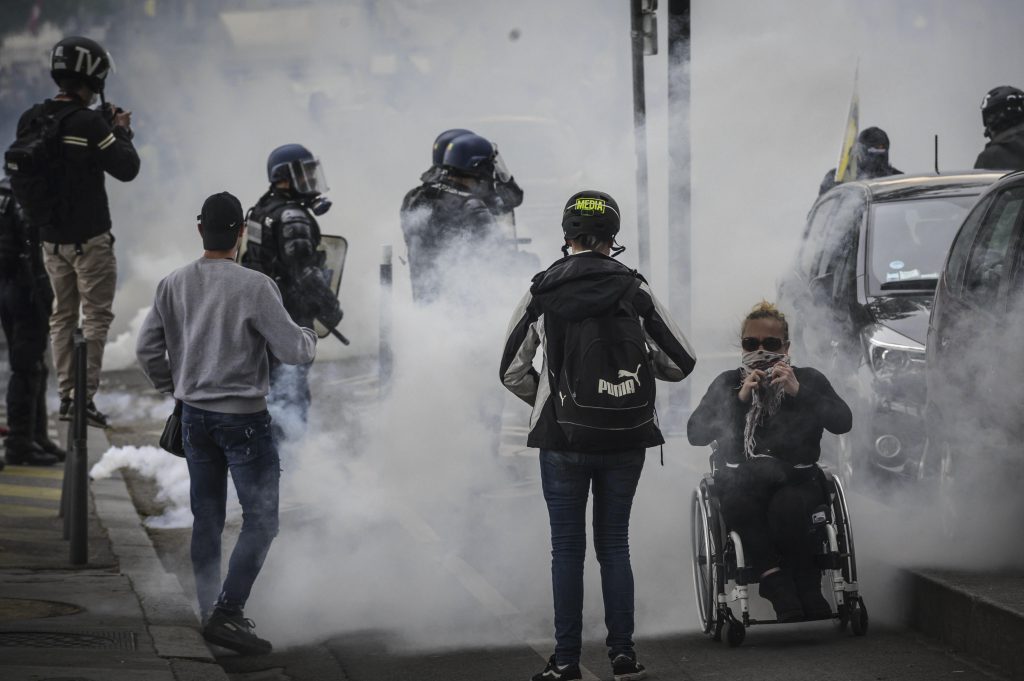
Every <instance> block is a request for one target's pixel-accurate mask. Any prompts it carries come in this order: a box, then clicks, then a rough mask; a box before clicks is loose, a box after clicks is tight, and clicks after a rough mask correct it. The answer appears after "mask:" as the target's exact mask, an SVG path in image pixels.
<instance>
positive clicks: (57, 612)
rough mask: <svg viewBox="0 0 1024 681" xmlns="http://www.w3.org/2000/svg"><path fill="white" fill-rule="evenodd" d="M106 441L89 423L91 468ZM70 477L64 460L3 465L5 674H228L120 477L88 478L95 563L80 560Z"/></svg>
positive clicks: (106, 678)
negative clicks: (70, 531)
mask: <svg viewBox="0 0 1024 681" xmlns="http://www.w3.org/2000/svg"><path fill="white" fill-rule="evenodd" d="M2 410H3V408H2V406H0V412H2ZM5 420H6V419H5V418H4V415H3V414H2V413H0V422H3V421H5ZM64 425H65V424H61V426H64ZM62 430H63V428H62ZM60 435H61V441H62V442H64V441H66V438H65V437H64V436H65V435H66V433H60ZM108 447H109V443H108V442H107V438H106V435H105V434H104V432H103V431H102V430H100V429H97V428H89V460H90V466H91V465H92V464H94V463H95V462H96V461H97V460H98V459H99V457H100V456H101V455H102V454H103V452H105V451H106V450H107V448H108ZM168 456H170V455H168ZM63 474H64V471H63V467H62V465H58V466H55V467H53V468H36V467H29V466H10V465H8V466H7V467H6V468H5V469H4V470H3V471H0V677H2V678H3V679H4V680H5V681H22V680H24V681H30V680H31V681H38V680H40V679H51V678H62V679H69V680H70V679H74V680H75V681H89V680H94V681H122V680H123V681H175V680H176V681H227V679H228V677H227V675H226V674H225V673H224V671H223V670H222V669H221V667H219V666H218V665H217V664H216V662H215V661H214V658H213V656H212V655H211V654H210V651H209V649H208V648H207V647H206V644H205V643H204V642H203V640H202V638H201V637H200V635H199V631H198V628H199V623H198V620H197V618H196V616H195V614H194V612H193V611H192V609H191V607H190V606H189V602H188V600H187V599H186V597H185V595H184V594H183V592H182V589H181V585H180V584H179V583H178V580H177V578H176V577H175V576H174V575H171V574H168V573H167V572H166V571H165V570H164V569H163V566H162V565H161V563H160V560H159V558H158V557H157V555H156V552H155V551H154V549H153V545H152V543H151V542H150V540H149V537H148V536H147V534H146V531H145V530H144V529H143V527H142V525H141V522H140V519H139V516H138V513H137V512H136V510H135V507H134V506H133V505H132V502H131V499H130V498H129V496H128V490H127V488H126V487H125V483H124V480H123V479H122V478H121V476H120V474H115V475H114V477H112V478H110V479H107V480H100V481H90V487H91V495H90V496H91V499H90V518H89V563H88V565H86V566H81V567H73V566H71V565H70V563H69V553H70V548H69V543H68V542H67V541H64V540H63V539H62V538H61V537H62V531H63V521H62V520H60V519H59V518H58V517H57V513H58V507H59V503H60V490H61V481H62V479H63Z"/></svg>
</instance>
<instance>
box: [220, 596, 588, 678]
mask: <svg viewBox="0 0 1024 681" xmlns="http://www.w3.org/2000/svg"><path fill="white" fill-rule="evenodd" d="M255 628H256V625H254V624H253V622H252V620H250V619H246V618H245V617H243V616H242V613H237V614H232V613H229V612H225V611H224V610H221V609H220V608H215V609H214V611H213V614H212V615H210V619H208V620H206V624H205V625H204V626H203V638H204V639H206V640H207V641H209V642H210V643H213V644H215V645H218V646H221V647H223V648H228V649H229V650H234V651H235V652H236V653H239V654H240V655H266V654H267V653H269V652H270V651H271V650H273V649H274V646H272V645H270V641H267V640H264V639H262V638H260V637H259V636H257V635H256V632H255ZM576 678H579V677H578V676H577V677H576Z"/></svg>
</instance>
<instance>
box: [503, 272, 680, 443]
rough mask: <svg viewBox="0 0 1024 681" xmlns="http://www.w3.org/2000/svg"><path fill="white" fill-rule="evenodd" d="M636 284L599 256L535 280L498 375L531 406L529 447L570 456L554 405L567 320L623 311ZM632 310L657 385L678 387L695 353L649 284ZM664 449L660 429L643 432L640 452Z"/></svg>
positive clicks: (517, 316)
mask: <svg viewBox="0 0 1024 681" xmlns="http://www.w3.org/2000/svg"><path fill="white" fill-rule="evenodd" d="M635 278H636V275H635V273H634V271H633V270H631V269H629V268H628V267H626V266H625V265H623V264H622V263H620V262H619V261H618V260H614V259H613V258H609V257H608V256H606V255H602V254H600V253H596V252H584V253H579V254H577V255H570V256H568V257H566V258H562V259H561V260H558V261H557V262H555V263H554V264H553V265H551V267H549V268H548V269H547V270H545V271H544V272H541V273H539V274H537V275H536V276H535V277H534V278H533V285H532V286H531V287H530V292H529V293H527V294H526V296H525V297H524V298H523V299H522V301H520V303H519V307H518V308H517V309H516V311H515V313H514V314H513V316H512V321H511V323H510V324H509V327H508V332H507V334H506V338H505V347H504V350H503V352H502V357H501V366H500V369H499V375H500V377H501V381H502V383H504V384H505V387H506V388H508V389H509V390H510V391H511V392H512V393H513V394H515V395H516V397H519V398H520V399H522V400H523V401H525V402H526V403H527V404H531V405H533V415H532V417H531V418H530V435H529V437H528V438H527V446H529V447H538V448H542V449H555V450H563V451H564V450H567V449H569V448H570V447H569V443H568V442H567V440H566V438H565V435H564V434H563V433H562V430H561V426H559V425H558V422H557V420H556V418H555V407H554V402H553V401H552V400H553V398H552V395H553V394H554V392H555V389H556V385H557V381H558V375H559V373H560V372H561V369H562V367H561V362H562V356H563V350H564V348H563V345H564V339H565V331H566V321H565V320H582V319H585V318H587V317H592V316H598V315H601V314H603V313H605V312H606V311H607V310H609V309H610V308H612V307H614V306H615V305H617V304H618V302H619V300H620V299H621V298H622V297H623V295H624V294H625V293H626V292H627V291H628V290H629V289H630V288H631V287H632V286H633V282H634V280H635ZM633 306H634V307H635V309H636V312H637V314H638V315H639V316H640V320H641V323H642V324H643V327H644V333H645V335H646V340H647V345H648V347H649V348H650V351H651V366H652V369H653V373H654V375H655V377H657V378H659V379H661V380H665V381H681V380H682V379H683V378H685V377H686V376H687V375H688V374H690V372H692V371H693V367H694V365H695V364H696V359H695V355H694V352H693V349H692V348H691V347H690V344H689V343H688V342H687V340H686V338H685V337H684V336H683V334H682V332H680V331H679V329H678V328H677V327H676V325H675V323H674V322H673V321H672V319H671V318H670V317H669V316H668V314H667V312H666V311H665V309H664V308H663V307H662V306H661V303H659V302H658V300H657V299H656V298H655V297H654V294H653V293H651V289H650V286H648V285H647V282H643V283H642V284H641V286H640V289H639V291H637V293H636V295H635V296H634V298H633ZM541 346H542V347H541ZM538 348H541V350H542V352H543V368H542V372H543V373H545V374H547V375H546V377H544V376H541V375H540V374H538V373H537V371H536V370H535V369H534V368H533V357H534V355H535V354H536V351H537V349H538ZM664 441H665V439H664V438H663V437H662V435H661V430H660V429H659V428H658V424H657V423H656V422H652V423H650V424H648V425H647V426H645V427H643V428H641V429H638V433H637V441H636V443H635V447H637V448H646V447H656V446H658V445H660V444H662V443H664ZM599 451H600V450H599Z"/></svg>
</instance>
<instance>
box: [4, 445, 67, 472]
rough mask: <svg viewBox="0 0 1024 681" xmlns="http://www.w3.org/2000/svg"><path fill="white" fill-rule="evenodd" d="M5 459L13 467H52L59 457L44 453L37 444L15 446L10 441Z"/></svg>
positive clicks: (5, 452)
mask: <svg viewBox="0 0 1024 681" xmlns="http://www.w3.org/2000/svg"><path fill="white" fill-rule="evenodd" d="M4 458H5V459H7V463H9V464H11V465H13V466H52V465H53V464H55V463H57V457H55V456H54V455H52V454H47V453H46V452H44V451H43V450H42V448H40V446H39V445H37V444H36V443H35V442H25V443H23V444H15V443H12V442H11V441H10V440H9V439H8V441H7V448H6V450H5V451H4Z"/></svg>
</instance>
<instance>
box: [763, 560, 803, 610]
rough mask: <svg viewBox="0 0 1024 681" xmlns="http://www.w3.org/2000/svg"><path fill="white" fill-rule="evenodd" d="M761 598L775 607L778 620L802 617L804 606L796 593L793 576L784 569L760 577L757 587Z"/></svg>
mask: <svg viewBox="0 0 1024 681" xmlns="http://www.w3.org/2000/svg"><path fill="white" fill-rule="evenodd" d="M758 592H759V593H760V594H761V598H767V599H768V600H769V601H771V602H772V608H774V609H775V618H776V619H777V620H778V621H779V622H799V621H800V620H802V619H803V618H804V608H803V605H802V604H801V603H800V599H799V598H798V597H797V595H796V586H795V585H794V584H793V578H792V577H791V576H790V575H789V573H787V572H784V571H781V570H780V571H778V572H773V573H772V574H770V575H768V576H767V577H762V578H761V586H760V588H759V589H758Z"/></svg>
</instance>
